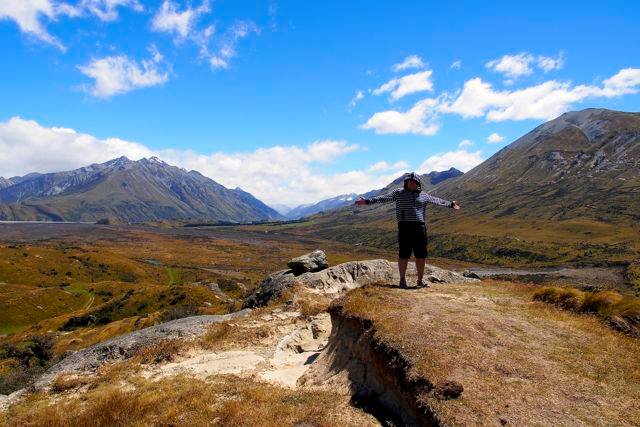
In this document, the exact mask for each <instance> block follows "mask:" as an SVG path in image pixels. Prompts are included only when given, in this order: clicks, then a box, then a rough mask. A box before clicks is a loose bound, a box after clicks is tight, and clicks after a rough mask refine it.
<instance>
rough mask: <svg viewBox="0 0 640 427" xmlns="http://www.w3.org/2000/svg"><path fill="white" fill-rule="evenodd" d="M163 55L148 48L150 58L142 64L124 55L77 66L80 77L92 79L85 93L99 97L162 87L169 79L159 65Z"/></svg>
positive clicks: (153, 48)
mask: <svg viewBox="0 0 640 427" xmlns="http://www.w3.org/2000/svg"><path fill="white" fill-rule="evenodd" d="M161 62H162V55H161V54H160V53H159V52H158V51H157V50H156V49H155V47H152V48H151V59H148V60H143V61H142V62H141V63H138V62H137V61H135V60H133V59H130V58H128V57H127V56H125V55H118V56H107V57H104V58H100V59H93V60H91V62H89V63H88V64H87V65H83V66H79V67H78V69H79V70H80V72H82V74H84V75H86V76H87V77H90V78H92V79H94V84H93V85H92V86H91V87H85V88H84V89H85V91H86V92H87V93H89V94H91V95H93V96H96V97H99V98H109V97H111V96H114V95H121V94H124V93H127V92H130V91H132V90H134V89H139V88H143V87H150V86H157V85H162V84H164V83H165V82H167V81H168V80H169V73H168V71H166V70H164V69H163V67H162V66H161Z"/></svg>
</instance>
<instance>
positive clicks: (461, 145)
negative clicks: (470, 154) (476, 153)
mask: <svg viewBox="0 0 640 427" xmlns="http://www.w3.org/2000/svg"><path fill="white" fill-rule="evenodd" d="M472 145H473V141H471V140H470V139H463V140H462V141H460V142H459V143H458V148H464V147H471V146H472Z"/></svg>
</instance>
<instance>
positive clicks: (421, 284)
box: [416, 280, 429, 288]
mask: <svg viewBox="0 0 640 427" xmlns="http://www.w3.org/2000/svg"><path fill="white" fill-rule="evenodd" d="M428 287H429V282H423V281H422V280H418V283H416V288H428Z"/></svg>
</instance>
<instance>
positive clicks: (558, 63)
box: [536, 52, 564, 73]
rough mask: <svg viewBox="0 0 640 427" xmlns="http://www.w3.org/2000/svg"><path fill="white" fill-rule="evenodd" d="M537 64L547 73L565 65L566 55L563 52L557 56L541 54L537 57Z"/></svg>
mask: <svg viewBox="0 0 640 427" xmlns="http://www.w3.org/2000/svg"><path fill="white" fill-rule="evenodd" d="M536 65H537V66H538V68H541V69H542V70H543V71H544V72H545V73H547V72H549V71H551V70H559V69H560V68H562V67H564V55H563V54H562V52H561V53H560V54H558V56H557V57H555V58H550V57H548V56H542V55H540V56H538V57H537V58H536Z"/></svg>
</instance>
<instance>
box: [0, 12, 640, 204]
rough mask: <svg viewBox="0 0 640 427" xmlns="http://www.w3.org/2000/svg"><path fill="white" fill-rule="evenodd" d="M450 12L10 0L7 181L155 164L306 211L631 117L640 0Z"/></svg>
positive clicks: (4, 110)
mask: <svg viewBox="0 0 640 427" xmlns="http://www.w3.org/2000/svg"><path fill="white" fill-rule="evenodd" d="M449 3H451V2H439V4H434V3H431V2H422V1H415V2H382V1H378V2H376V1H367V2H364V1H355V2H344V1H340V2H332V1H323V2H315V3H311V2H300V1H297V2H294V1H289V2H284V1H264V2H260V1H243V0H234V1H231V0H218V1H201V0H194V1H182V0H172V1H168V0H158V1H141V0H67V1H58V0H0V49H1V51H2V67H0V94H1V101H0V176H5V177H7V176H13V175H22V174H24V173H28V172H33V171H38V172H48V171H58V170H65V169H70V168H75V167H80V166H83V165H86V164H88V163H91V162H100V161H105V160H108V159H109V158H112V157H115V156H117V155H127V156H128V157H131V158H140V157H143V156H150V155H156V156H159V157H160V158H162V159H163V160H165V161H167V162H168V163H171V164H176V165H179V166H181V167H185V168H187V169H196V170H199V171H200V172H202V173H204V174H205V175H207V176H210V177H211V178H213V179H215V180H216V181H218V182H220V183H222V184H224V185H226V186H228V187H235V186H240V187H242V188H243V189H246V190H247V191H250V192H252V193H253V194H254V195H256V196H257V197H259V198H261V199H263V200H265V201H266V202H268V203H284V204H288V205H295V204H298V203H308V202H313V201H317V200H320V199H322V198H325V197H330V196H333V195H337V194H341V193H349V192H362V191H366V190H369V189H372V188H378V187H381V186H383V185H385V184H386V183H387V182H388V181H390V180H391V179H392V178H393V177H395V176H397V175H398V174H399V173H401V172H404V171H407V170H420V171H429V170H434V169H435V170H439V169H443V168H448V167H450V166H455V167H458V168H460V169H463V170H468V169H469V168H471V167H473V166H475V165H476V164H478V163H479V162H480V161H481V160H483V159H486V158H488V157H489V156H490V155H492V154H493V153H494V152H496V151H497V150H498V149H500V148H502V147H503V146H505V145H506V144H508V143H510V142H512V141H513V140H515V139H516V138H518V137H519V136H521V135H523V134H524V133H526V132H527V131H529V130H531V129H532V128H533V127H535V126H537V125H538V124H540V123H542V122H544V121H546V120H548V119H551V118H553V117H556V116H557V115H559V114H561V113H562V112H564V111H568V110H574V109H581V108H586V107H604V108H612V109H619V110H626V111H638V102H639V100H640V96H639V95H638V92H639V91H640V43H638V42H637V40H638V38H639V34H638V33H639V32H638V29H637V22H638V19H639V18H640V5H638V4H634V3H633V2H606V3H603V2H586V1H581V2H546V3H545V2H536V3H535V4H534V5H532V6H524V5H521V4H518V2H493V3H491V4H480V2H456V3H455V4H453V5H452V4H449ZM358 94H360V95H358ZM490 135H493V137H492V138H491V139H492V140H491V142H490V141H488V138H489V137H490ZM463 141H465V142H463Z"/></svg>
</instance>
